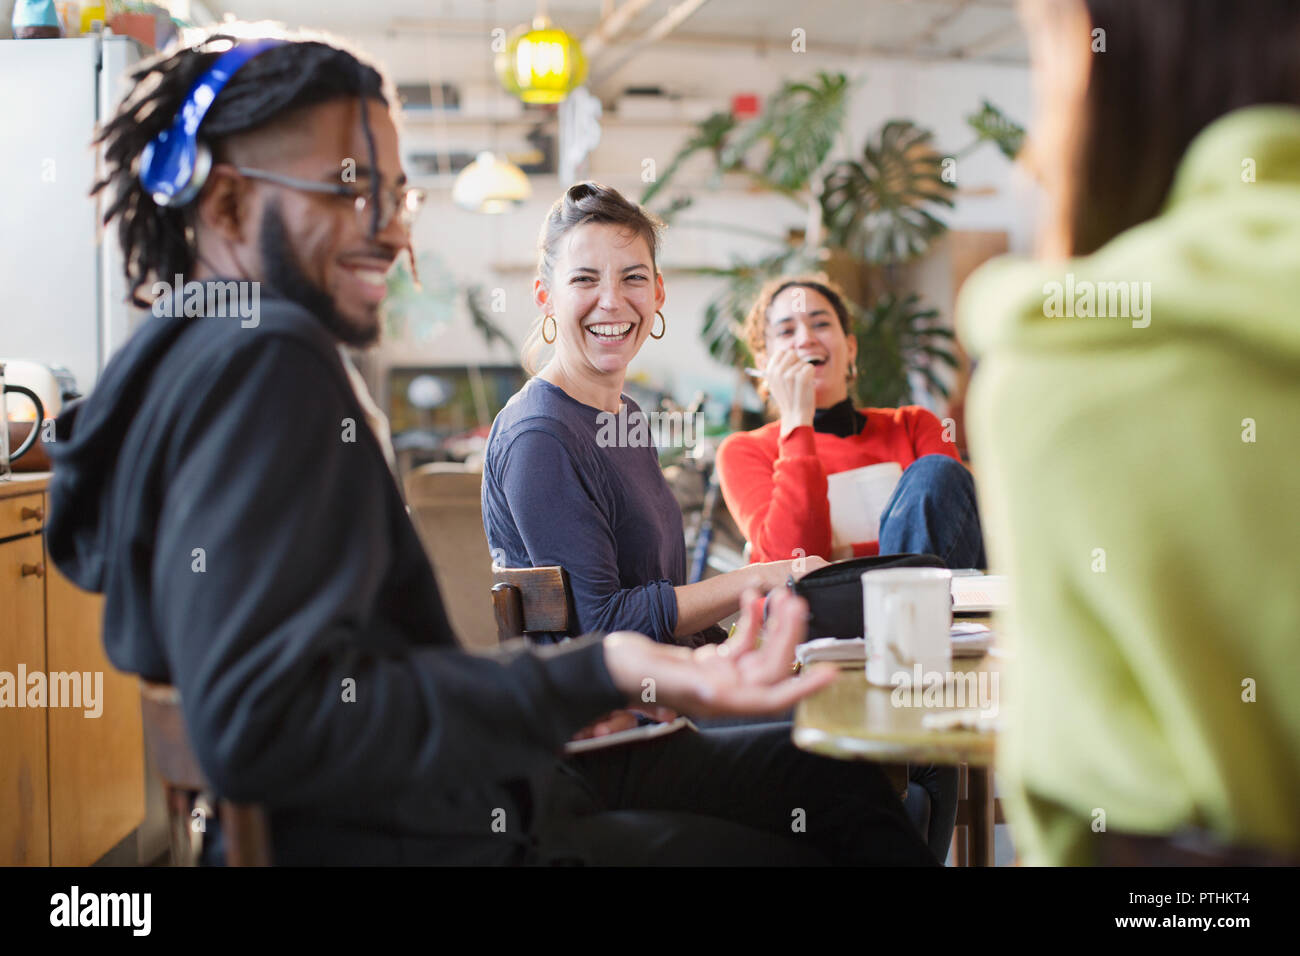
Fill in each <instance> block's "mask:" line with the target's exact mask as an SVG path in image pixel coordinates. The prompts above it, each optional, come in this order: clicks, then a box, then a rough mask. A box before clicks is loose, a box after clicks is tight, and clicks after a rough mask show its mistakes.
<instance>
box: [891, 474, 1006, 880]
mask: <svg viewBox="0 0 1300 956" xmlns="http://www.w3.org/2000/svg"><path fill="white" fill-rule="evenodd" d="M880 553H881V554H933V555H935V556H936V557H939V558H942V559H943V562H944V564H946V565H948V567H950V568H980V569H984V568H987V567H988V562H987V560H986V559H985V556H984V536H983V534H982V533H981V531H980V516H979V510H978V508H977V507H976V503H975V482H974V481H973V480H972V479H971V476H970V472H969V471H967V470H966V467H965V466H964V465H962V463H961V462H959V461H957V460H956V459H954V458H949V457H948V456H947V455H923V456H922V457H920V458H918V459H917V460H916V461H914V462H912V464H911V465H909V466H908V467H907V469H906V470H905V471H904V472H903V477H902V478H901V479H899V482H898V487H897V488H895V489H894V493H893V495H892V496H891V497H890V499H889V503H888V504H886V505H885V510H884V511H883V512H881V515H880ZM908 778H909V784H908V795H907V802H906V806H907V811H908V815H909V816H910V817H911V818H912V820H913V821H914V822H916V823H918V824H919V825H922V826H923V829H924V830H925V832H926V835H927V839H928V842H929V844H930V847H931V849H933V850H934V851H935V853H936V854H937V853H942V854H944V855H947V852H948V844H949V843H951V842H952V831H953V827H954V825H955V823H956V820H957V768H956V767H939V766H928V767H927V766H917V765H913V766H912V767H911V768H910V772H909V775H908ZM927 803H928V805H929V806H928V815H927V812H926V811H927V807H926V804H927ZM922 821H924V823H922Z"/></svg>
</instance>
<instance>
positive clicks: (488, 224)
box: [350, 34, 1033, 400]
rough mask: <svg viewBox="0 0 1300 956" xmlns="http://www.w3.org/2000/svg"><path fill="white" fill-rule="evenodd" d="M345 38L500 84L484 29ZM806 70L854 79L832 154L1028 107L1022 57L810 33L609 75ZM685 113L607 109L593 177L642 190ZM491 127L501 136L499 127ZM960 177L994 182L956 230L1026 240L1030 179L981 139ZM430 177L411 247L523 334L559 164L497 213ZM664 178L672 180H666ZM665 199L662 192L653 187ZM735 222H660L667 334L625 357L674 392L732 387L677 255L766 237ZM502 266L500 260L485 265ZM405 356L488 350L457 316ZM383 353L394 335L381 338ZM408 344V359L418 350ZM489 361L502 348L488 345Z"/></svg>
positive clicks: (761, 221) (947, 138)
mask: <svg viewBox="0 0 1300 956" xmlns="http://www.w3.org/2000/svg"><path fill="white" fill-rule="evenodd" d="M350 39H351V40H352V41H353V42H355V43H356V44H357V45H358V46H360V47H361V48H362V49H364V50H365V51H367V52H369V53H370V54H371V55H372V56H374V57H375V58H376V59H378V60H379V61H380V62H381V63H383V64H384V66H385V67H386V68H387V69H388V70H389V72H390V74H391V75H392V76H393V77H394V79H395V80H397V81H399V82H404V83H406V82H415V83H418V82H444V81H445V82H450V83H454V84H456V85H458V86H461V87H462V88H464V91H465V95H463V97H462V102H464V100H465V99H468V98H472V99H474V100H475V101H477V102H479V103H482V102H484V100H485V99H486V100H487V101H489V102H491V101H492V98H494V97H495V98H497V101H498V102H501V101H502V100H504V98H505V97H506V94H505V93H504V92H501V91H496V92H494V91H492V89H491V88H490V87H488V86H487V85H486V84H487V78H486V76H485V72H484V70H485V61H486V49H485V47H486V42H485V41H484V42H480V41H479V39H478V38H476V37H472V38H466V37H456V38H450V39H446V40H443V41H439V40H437V39H435V38H433V37H431V36H428V35H415V36H393V35H380V34H376V35H369V36H364V35H355V36H352V37H350ZM817 70H827V71H843V72H845V73H847V74H848V75H850V76H851V77H854V78H856V80H857V86H856V88H855V94H854V97H853V100H852V105H851V109H850V121H849V123H848V124H847V130H846V132H847V136H846V138H845V139H846V141H845V142H842V143H841V144H840V146H839V147H838V149H837V152H838V153H839V154H840V155H849V154H850V153H854V154H855V153H856V152H857V151H858V150H859V149H860V148H861V144H862V142H863V140H864V138H865V136H866V135H867V134H868V133H871V132H874V131H875V130H876V129H877V128H878V127H879V125H880V124H881V123H883V122H884V121H885V120H887V119H891V118H895V117H898V118H908V119H912V120H914V121H915V122H917V123H919V124H921V125H923V126H926V127H928V128H930V129H932V130H934V132H935V140H936V145H937V146H938V147H939V148H940V149H941V150H943V151H944V152H954V153H955V152H956V151H958V150H960V149H962V148H963V147H965V146H967V145H968V144H969V143H970V142H971V140H972V139H973V138H974V137H973V133H972V132H971V131H970V129H969V127H967V125H966V123H965V120H964V117H965V116H967V115H969V114H970V113H973V112H975V111H976V110H977V109H978V108H979V105H980V101H981V100H982V99H989V100H991V101H992V102H993V103H994V104H995V105H997V106H999V107H1000V108H1001V109H1003V110H1004V111H1005V112H1006V113H1007V114H1008V115H1009V116H1011V117H1012V118H1013V119H1016V120H1017V121H1019V122H1021V123H1022V124H1024V123H1026V122H1027V121H1028V119H1029V117H1030V91H1029V77H1028V71H1027V69H1026V68H1023V67H1015V66H1002V65H991V64H980V63H971V62H935V61H916V60H903V59H882V58H878V57H863V58H860V59H850V58H847V57H821V56H818V55H817V52H816V45H815V43H810V49H809V51H808V52H807V53H802V54H797V53H791V52H789V51H788V47H786V46H784V45H783V46H782V47H781V48H780V49H778V50H775V51H768V52H766V53H758V52H755V51H754V50H753V49H752V48H740V47H725V48H724V47H716V48H705V47H698V46H681V47H678V46H665V47H657V48H653V49H651V50H650V51H648V52H645V53H643V54H641V55H640V56H639V57H637V58H636V59H634V60H633V61H631V62H630V63H629V64H628V65H627V66H626V67H624V68H623V69H622V70H621V71H620V72H619V74H618V75H617V77H616V78H615V81H614V83H613V84H612V85H611V86H610V87H609V88H611V89H613V90H621V89H622V88H623V87H625V86H629V85H658V86H661V87H664V88H665V89H666V90H667V91H669V92H671V93H675V94H683V95H686V96H690V97H694V98H697V99H698V98H702V99H707V100H710V101H712V102H713V103H715V104H716V107H717V108H719V109H722V108H725V107H726V106H727V105H728V104H729V102H730V98H731V96H732V94H734V93H740V92H756V93H759V94H760V95H766V94H768V93H770V92H771V91H773V90H774V89H775V88H776V87H777V86H778V85H779V84H780V83H781V82H782V80H784V79H787V78H804V77H811V76H812V74H813V73H814V72H815V71H817ZM689 131H690V124H689V123H686V122H678V123H665V124H663V125H646V124H629V123H623V124H619V123H618V122H616V121H615V122H611V123H610V124H609V125H608V126H607V127H606V128H605V130H604V133H603V139H602V144H601V146H600V147H599V148H598V149H597V151H596V152H595V153H594V154H593V156H592V160H591V178H594V179H598V180H600V181H602V182H605V183H607V184H608V185H611V186H614V187H616V188H619V189H621V190H624V191H625V192H626V193H627V194H628V195H629V196H630V197H632V198H636V197H638V196H639V195H640V192H641V189H642V186H643V184H642V182H641V179H640V173H641V169H642V160H643V159H645V158H653V159H654V160H655V162H656V164H657V166H658V168H659V169H663V168H664V167H665V166H666V165H667V163H668V162H669V160H670V159H671V157H672V156H673V154H674V153H675V152H676V150H677V148H678V146H679V145H680V144H681V142H682V141H683V140H684V138H685V137H686V136H687V135H688V134H689ZM448 132H449V134H450V135H451V136H455V137H462V138H463V137H467V136H468V137H470V138H474V137H477V138H480V139H481V138H482V137H483V136H485V135H487V130H486V127H484V128H476V129H474V130H467V129H465V128H463V127H460V128H452V129H449V130H448ZM407 135H408V137H409V138H410V139H411V141H412V142H414V141H416V140H419V139H425V140H426V141H427V140H428V137H429V136H430V135H431V131H430V128H429V127H428V126H427V125H422V126H420V127H419V128H417V127H414V126H412V127H411V128H409V129H408V130H407ZM499 135H500V136H501V137H502V138H503V139H504V138H505V137H506V136H507V135H508V131H507V130H504V129H503V130H501V131H500V133H499ZM706 168H707V166H701V165H695V166H693V167H688V169H687V170H686V171H684V173H683V175H682V176H681V177H680V178H679V179H678V180H677V183H680V184H681V185H682V186H685V185H687V184H688V183H692V182H694V183H700V182H702V179H703V177H702V175H700V172H701V170H703V169H706ZM957 173H958V186H959V189H981V190H982V189H983V188H984V187H991V189H992V191H993V192H992V195H988V196H982V195H981V196H962V195H960V194H959V198H958V203H957V208H956V209H955V210H954V211H952V212H951V213H950V214H949V215H948V222H949V224H950V225H951V226H952V227H953V228H957V229H1000V230H1006V231H1007V232H1008V233H1009V234H1010V243H1011V248H1012V250H1013V251H1027V250H1028V248H1029V246H1030V244H1031V228H1032V222H1033V215H1032V210H1031V208H1030V202H1029V196H1030V191H1029V189H1028V187H1027V186H1026V184H1025V183H1024V182H1023V181H1021V179H1020V177H1019V174H1017V173H1016V172H1015V171H1014V168H1013V166H1012V164H1011V163H1009V162H1008V161H1007V160H1006V159H1005V158H1003V157H1002V155H1001V154H1000V153H999V152H998V151H997V150H996V148H994V147H993V146H991V145H984V146H982V147H980V148H979V149H978V150H977V151H976V152H974V153H973V154H971V155H970V156H969V157H968V158H966V159H963V160H962V161H961V162H960V164H959V167H958V170H957ZM422 184H423V185H426V186H428V187H429V188H430V192H431V196H430V201H429V205H428V207H427V209H426V211H425V214H424V215H423V217H422V219H421V221H420V223H419V225H418V227H417V234H416V237H415V238H416V242H417V245H418V247H419V248H422V249H426V250H432V251H434V252H436V253H437V254H438V255H439V256H440V257H441V258H442V259H443V260H444V261H445V262H446V264H447V266H448V267H449V268H450V269H451V271H452V272H453V273H454V274H456V275H457V276H458V277H459V278H461V279H462V280H463V281H465V282H467V283H469V282H478V283H482V284H484V285H485V286H486V287H487V288H494V287H499V288H502V289H504V290H505V300H506V307H507V311H506V313H505V315H504V316H500V317H499V318H501V319H502V321H503V325H504V326H505V327H506V328H507V329H508V330H509V331H510V333H511V334H512V335H513V336H514V337H515V339H516V340H517V341H522V340H523V338H524V336H525V334H526V331H527V328H528V326H529V323H530V321H531V320H532V318H533V317H534V315H535V314H536V310H535V308H534V307H533V305H532V302H531V297H530V292H529V289H530V286H531V279H532V273H531V266H532V264H533V262H534V261H535V257H536V253H535V243H536V238H537V232H538V229H539V227H540V225H541V222H542V219H543V217H544V215H545V213H546V210H547V208H548V207H549V205H550V203H551V202H552V201H553V200H554V199H555V198H557V197H558V196H559V195H560V193H561V191H562V184H561V183H560V182H558V180H557V178H556V177H534V180H533V188H534V195H533V198H532V200H531V201H530V202H528V203H526V204H524V205H523V206H522V207H521V208H519V209H518V210H516V211H513V212H511V213H507V214H505V215H502V216H479V215H476V214H471V213H467V212H463V211H461V210H459V209H457V208H456V207H455V206H453V205H452V204H451V201H450V181H449V180H448V179H444V178H440V179H437V180H430V181H429V182H426V183H422ZM673 191H674V190H672V189H670V190H669V193H671V192H673ZM691 192H692V193H693V194H695V195H696V205H695V207H694V208H693V209H692V210H689V211H688V212H687V213H685V214H683V219H684V220H688V221H689V220H708V221H722V222H729V223H734V224H736V225H742V226H749V227H752V228H757V229H761V230H763V231H764V232H771V233H776V234H782V233H784V232H785V230H786V229H787V228H789V227H800V226H803V225H805V218H806V217H805V215H804V213H803V212H802V211H801V210H799V209H798V208H797V207H795V206H794V205H792V204H790V203H788V202H786V201H784V200H781V199H776V198H772V197H770V196H759V195H753V194H750V193H748V192H746V191H745V190H744V189H743V188H738V187H737V186H736V185H727V186H724V187H723V188H722V189H720V190H718V191H716V192H712V193H707V194H696V193H694V191H693V190H692V191H691ZM657 201H662V200H657ZM763 248H764V247H763V246H762V244H761V243H755V242H753V241H750V240H746V239H743V238H737V237H735V236H733V235H729V234H724V233H719V232H711V231H705V230H702V229H691V228H687V227H685V226H681V227H678V228H675V229H673V230H670V232H669V234H668V236H667V237H666V244H665V248H664V250H663V252H662V255H661V260H660V265H661V267H663V268H665V269H666V270H667V276H666V278H667V280H668V282H667V286H668V301H667V304H666V305H665V308H664V312H665V315H666V316H667V318H668V322H669V334H668V337H667V338H665V339H664V340H663V341H659V342H656V341H653V340H651V341H649V342H648V343H647V344H646V346H645V348H644V349H643V351H642V353H641V356H639V357H638V359H637V362H636V363H635V364H634V366H633V372H634V373H636V372H643V373H645V374H647V375H648V376H649V377H650V378H652V379H654V380H657V381H660V382H663V383H665V384H668V385H669V386H670V387H671V388H673V389H674V390H675V392H676V393H677V395H678V397H679V398H681V399H683V400H685V399H689V397H690V395H691V394H692V393H693V392H694V390H695V389H697V388H706V389H707V390H709V391H710V393H711V394H712V395H713V396H714V397H715V398H717V399H719V400H729V397H730V390H731V388H732V387H733V386H734V376H733V375H732V374H730V373H729V372H728V371H727V370H726V369H724V368H722V367H720V366H718V365H717V364H716V363H714V362H713V361H712V360H711V359H709V357H708V354H707V351H706V350H705V348H704V346H703V344H702V343H701V342H700V341H699V337H698V336H699V329H700V324H701V320H702V316H703V309H704V305H705V303H706V302H707V301H708V299H709V298H710V296H711V294H712V292H713V291H714V289H715V288H716V285H715V284H714V283H713V282H711V281H708V280H703V279H698V278H695V277H690V276H683V275H681V274H680V273H675V272H674V271H673V270H674V267H683V266H690V265H704V264H713V265H722V264H726V263H727V262H729V261H730V260H731V258H732V257H733V256H738V255H746V254H750V253H753V252H754V251H758V250H761V249H763ZM494 265H496V266H502V267H504V268H501V269H499V270H494V269H493V268H492V267H493V266H494ZM400 351H401V352H402V353H404V355H403V358H404V359H405V360H419V361H445V362H448V363H459V362H463V361H467V360H475V359H485V358H488V357H489V355H488V354H487V353H485V350H484V349H483V347H482V345H481V343H480V341H479V340H478V338H477V335H476V333H474V332H473V331H472V330H471V329H470V328H469V326H468V323H467V322H465V321H463V319H462V320H461V321H457V322H456V323H453V324H452V326H451V327H448V328H446V329H445V330H444V331H443V332H441V333H440V334H438V335H436V336H435V337H434V338H432V339H430V340H429V341H428V342H427V343H425V344H424V345H423V346H422V347H420V348H418V349H417V350H415V352H412V350H411V349H409V348H408V347H405V346H403V347H402V348H401V349H400ZM390 352H391V348H390ZM417 353H418V355H419V358H418V359H417V357H416V356H417ZM491 357H494V358H496V359H497V360H499V359H500V358H501V357H502V355H501V353H499V352H498V353H495V355H493V356H491Z"/></svg>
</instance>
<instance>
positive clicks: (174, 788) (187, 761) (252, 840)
mask: <svg viewBox="0 0 1300 956" xmlns="http://www.w3.org/2000/svg"><path fill="white" fill-rule="evenodd" d="M140 709H141V712H142V716H143V718H144V739H145V743H146V745H147V746H148V747H149V755H150V757H152V758H153V763H154V766H155V767H157V768H158V774H159V776H161V777H162V781H163V789H164V792H165V794H166V797H167V821H168V830H169V842H170V844H171V856H172V865H173V866H196V865H198V858H199V854H200V853H201V852H202V844H201V838H200V840H199V841H195V840H194V839H193V836H192V834H193V833H194V832H195V831H194V830H192V829H191V821H192V819H193V814H194V803H195V799H196V798H197V797H200V796H201V795H203V794H210V793H211V792H212V786H211V785H210V784H209V783H208V781H207V778H206V777H204V776H203V770H202V769H201V768H200V767H199V763H198V760H197V759H195V757H194V751H193V750H192V749H191V748H190V742H189V735H188V733H187V732H186V730H185V718H184V716H183V715H182V713H181V697H180V694H179V693H178V692H177V690H176V688H174V687H171V686H169V685H167V684H155V683H151V682H150V681H146V680H143V679H142V680H141V681H140ZM200 812H202V811H200ZM217 819H218V820H220V822H221V832H222V839H223V841H224V843H225V847H226V865H227V866H270V865H271V830H270V824H269V823H268V819H267V814H266V811H265V810H264V809H263V808H262V807H260V806H257V805H255V804H246V803H233V802H231V801H229V800H218V801H217ZM198 832H199V833H202V828H200V829H199V830H198Z"/></svg>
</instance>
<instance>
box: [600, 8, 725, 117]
mask: <svg viewBox="0 0 1300 956" xmlns="http://www.w3.org/2000/svg"><path fill="white" fill-rule="evenodd" d="M708 2H709V0H682V2H681V3H678V4H676V5H675V6H672V7H670V8H669V9H668V12H667V13H665V14H664V15H663V17H661V18H660V19H659V20H658V21H656V22H655V24H654V25H653V26H651V27H650V29H649V30H647V31H646V32H645V33H644V34H642V35H641V36H640V37H638V38H637V39H636V40H635V41H633V42H632V43H630V44H628V45H627V46H626V47H624V48H623V49H621V50H620V51H619V55H618V56H617V57H616V58H608V57H607V58H606V60H605V61H602V62H601V64H600V69H598V70H593V71H592V74H591V80H590V86H591V88H592V90H593V91H595V92H596V95H597V96H599V95H600V94H599V87H600V85H601V84H602V83H604V82H605V81H606V80H608V79H609V78H610V77H611V76H613V75H614V74H615V73H617V72H618V71H619V70H620V69H622V68H623V66H624V65H625V64H626V63H627V62H628V61H629V60H631V59H632V58H633V57H635V56H636V55H637V54H638V53H641V52H642V51H643V50H645V49H646V48H647V47H649V46H651V45H652V44H655V43H658V42H659V41H660V40H663V39H664V38H665V37H667V36H668V34H670V33H672V32H673V31H674V30H676V29H677V28H678V27H679V26H681V25H682V24H683V23H685V22H686V21H687V20H688V19H690V18H691V17H692V16H694V15H695V13H696V12H698V11H699V9H700V7H702V6H704V5H705V4H706V3H708Z"/></svg>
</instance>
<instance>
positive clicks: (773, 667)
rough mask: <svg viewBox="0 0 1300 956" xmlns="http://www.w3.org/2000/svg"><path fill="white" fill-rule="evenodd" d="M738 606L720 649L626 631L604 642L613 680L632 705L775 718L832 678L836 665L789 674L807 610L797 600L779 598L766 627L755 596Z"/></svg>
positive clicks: (774, 599) (747, 596) (782, 593)
mask: <svg viewBox="0 0 1300 956" xmlns="http://www.w3.org/2000/svg"><path fill="white" fill-rule="evenodd" d="M740 607H741V615H740V621H739V623H738V624H737V626H736V631H735V633H734V634H733V635H732V636H731V637H730V638H728V639H727V641H726V643H724V644H708V645H705V646H704V647H697V648H695V649H694V650H692V649H690V648H685V647H679V646H677V645H673V644H657V643H655V642H654V641H652V640H650V639H649V638H647V637H645V636H644V635H641V634H636V633H634V632H631V631H618V632H616V633H614V634H610V635H609V636H608V637H606V638H605V664H606V666H607V667H608V668H609V673H610V676H612V677H613V679H614V683H615V684H616V685H617V686H618V688H619V689H620V690H622V691H623V692H624V693H625V694H627V695H628V700H629V701H631V702H633V703H634V704H636V705H639V706H644V705H645V704H647V703H654V704H659V705H661V706H664V707H671V708H672V709H674V710H678V711H682V712H684V713H687V714H697V715H700V716H705V717H712V716H733V715H734V716H748V715H753V716H760V715H766V714H777V713H780V712H782V711H784V710H788V709H789V708H790V707H792V706H794V704H796V703H797V702H798V701H800V700H802V699H803V698H804V697H807V696H808V695H809V694H811V693H814V692H815V691H817V690H820V689H821V688H823V687H825V686H826V685H827V684H829V683H830V682H831V681H832V680H834V679H835V674H836V668H835V666H834V665H833V664H824V665H816V666H814V667H811V668H805V669H804V671H803V673H802V674H800V675H799V676H794V675H792V673H791V668H792V666H793V663H794V649H795V646H796V645H797V644H798V643H799V642H800V641H802V640H803V638H804V635H805V634H806V633H807V621H806V615H807V611H808V606H807V604H806V603H805V602H804V600H803V599H802V598H798V597H795V596H794V595H792V594H789V593H788V592H785V591H784V590H781V591H777V592H776V593H775V594H774V595H773V596H772V600H771V607H770V613H769V618H768V622H767V625H766V627H764V626H763V625H762V623H761V621H762V617H763V598H762V596H761V595H760V594H759V593H758V592H757V591H753V590H749V591H746V592H745V594H744V595H743V596H742V598H741V602H740ZM760 635H761V636H762V641H761V643H760V641H759V637H760ZM647 693H651V694H652V697H653V699H652V700H647V699H646V696H645V695H646V694H647Z"/></svg>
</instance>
